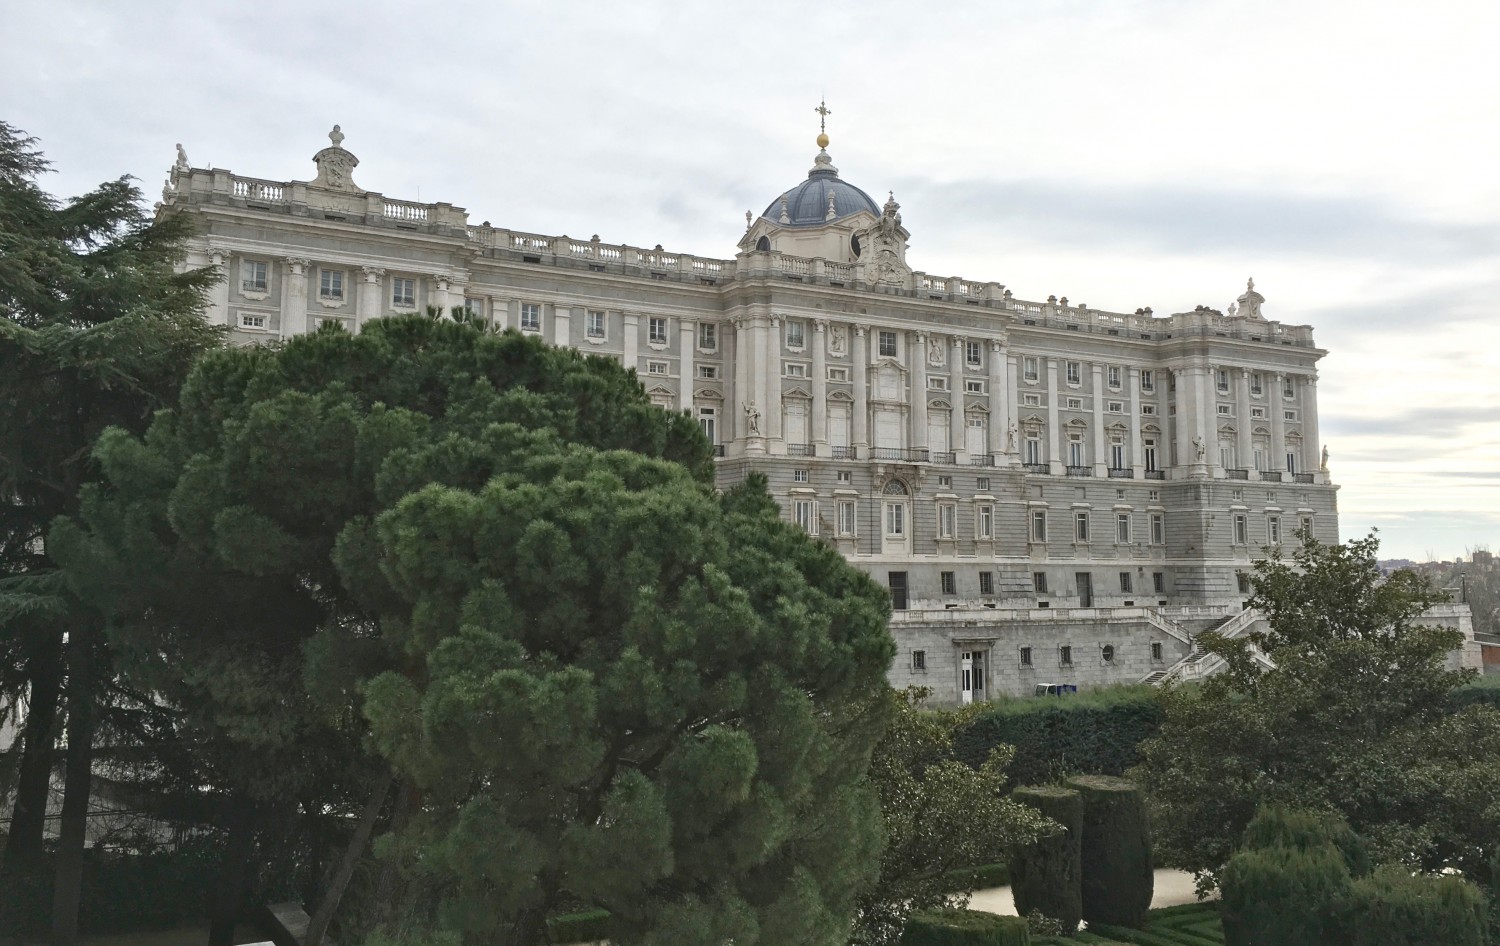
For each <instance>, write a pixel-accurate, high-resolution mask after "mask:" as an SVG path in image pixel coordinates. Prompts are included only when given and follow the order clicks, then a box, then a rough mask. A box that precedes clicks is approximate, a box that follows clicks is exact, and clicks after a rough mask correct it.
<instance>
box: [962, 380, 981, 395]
mask: <svg viewBox="0 0 1500 946" xmlns="http://www.w3.org/2000/svg"><path fill="white" fill-rule="evenodd" d="M964 393H965V394H983V393H984V382H983V381H980V380H978V379H977V378H969V379H968V380H967V381H965V382H964Z"/></svg>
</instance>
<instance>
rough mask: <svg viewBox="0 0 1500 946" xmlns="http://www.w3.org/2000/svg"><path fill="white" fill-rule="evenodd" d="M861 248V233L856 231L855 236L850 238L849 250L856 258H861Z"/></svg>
mask: <svg viewBox="0 0 1500 946" xmlns="http://www.w3.org/2000/svg"><path fill="white" fill-rule="evenodd" d="M860 250H861V247H860V245H859V234H858V233H856V234H854V236H852V237H850V238H849V252H851V253H853V254H854V258H855V259H859V254H860Z"/></svg>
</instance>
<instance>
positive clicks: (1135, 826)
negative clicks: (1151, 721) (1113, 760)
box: [1067, 775, 1155, 929]
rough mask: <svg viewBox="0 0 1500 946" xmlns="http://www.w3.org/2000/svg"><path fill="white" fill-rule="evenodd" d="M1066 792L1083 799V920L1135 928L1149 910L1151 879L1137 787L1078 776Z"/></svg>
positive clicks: (1119, 780) (1148, 832) (1145, 825)
mask: <svg viewBox="0 0 1500 946" xmlns="http://www.w3.org/2000/svg"><path fill="white" fill-rule="evenodd" d="M1067 787H1068V788H1071V789H1073V790H1074V791H1076V792H1078V794H1079V795H1080V796H1081V797H1082V799H1083V831H1082V837H1081V838H1080V842H1081V849H1080V853H1081V865H1082V875H1081V877H1082V887H1081V891H1082V896H1083V918H1084V919H1085V920H1088V921H1089V922H1090V923H1108V924H1110V925H1111V926H1129V927H1133V928H1135V929H1139V928H1141V926H1142V925H1144V924H1145V922H1146V911H1148V910H1150V909H1151V895H1152V892H1153V889H1154V886H1155V876H1154V874H1153V873H1152V863H1151V825H1150V822H1149V820H1148V819H1147V816H1146V802H1145V798H1144V797H1143V796H1142V794H1141V790H1140V787H1139V786H1138V785H1136V784H1135V783H1134V782H1131V781H1129V780H1128V779H1123V778H1115V777H1113V776H1109V775H1080V776H1077V777H1076V778H1072V779H1069V780H1068V783H1067Z"/></svg>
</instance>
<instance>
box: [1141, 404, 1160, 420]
mask: <svg viewBox="0 0 1500 946" xmlns="http://www.w3.org/2000/svg"><path fill="white" fill-rule="evenodd" d="M1141 416H1142V417H1155V416H1156V405H1155V404H1142V405H1141Z"/></svg>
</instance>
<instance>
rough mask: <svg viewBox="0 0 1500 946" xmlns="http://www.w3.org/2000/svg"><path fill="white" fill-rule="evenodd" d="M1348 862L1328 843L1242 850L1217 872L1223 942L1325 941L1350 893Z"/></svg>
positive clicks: (1299, 944) (1304, 944)
mask: <svg viewBox="0 0 1500 946" xmlns="http://www.w3.org/2000/svg"><path fill="white" fill-rule="evenodd" d="M1350 884H1351V881H1350V878H1349V868H1348V867H1347V866H1345V864H1344V859H1343V857H1342V856H1341V855H1340V854H1339V852H1338V851H1337V849H1335V848H1334V846H1333V845H1332V844H1325V845H1323V846H1321V847H1317V848H1313V849H1312V850H1306V851H1304V850H1299V849H1297V848H1294V847H1270V848H1264V849H1261V850H1252V851H1241V852H1239V853H1238V854H1236V855H1234V856H1233V857H1231V858H1230V859H1229V863H1227V864H1225V865H1224V870H1223V872H1222V874H1221V875H1220V877H1219V891H1220V894H1221V896H1222V897H1223V906H1222V908H1221V913H1220V915H1221V916H1222V917H1223V920H1224V944H1225V946H1270V944H1275V946H1324V944H1325V943H1334V942H1338V940H1337V939H1335V938H1333V937H1332V936H1331V934H1332V933H1333V932H1334V930H1333V929H1332V928H1331V923H1332V920H1333V912H1334V909H1335V908H1336V906H1337V905H1338V904H1340V903H1342V902H1343V901H1344V899H1345V897H1346V896H1347V895H1348V893H1349V887H1350Z"/></svg>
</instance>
